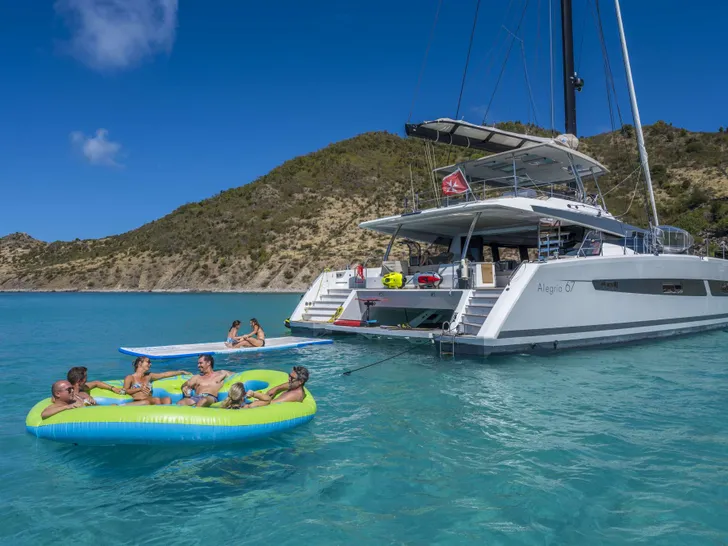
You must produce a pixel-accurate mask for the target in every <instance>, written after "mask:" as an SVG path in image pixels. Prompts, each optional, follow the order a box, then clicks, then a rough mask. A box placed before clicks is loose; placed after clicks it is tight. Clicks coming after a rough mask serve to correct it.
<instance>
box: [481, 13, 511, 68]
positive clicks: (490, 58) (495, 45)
mask: <svg viewBox="0 0 728 546" xmlns="http://www.w3.org/2000/svg"><path fill="white" fill-rule="evenodd" d="M512 5H513V0H508V7H507V8H506V14H505V15H504V16H503V22H502V23H501V25H505V23H506V20H507V19H508V14H509V13H510V12H511V6H512ZM501 30H502V28H499V29H498V32H496V33H495V38H494V39H493V45H492V46H491V47H490V49H489V50H488V53H486V54H485V57H484V59H485V60H487V61H488V64H487V66H486V69H485V79H486V80H487V79H488V76H489V75H490V71H491V69H492V68H493V62H495V57H496V55H495V52H496V49H498V48H499V44H498V41H499V38H500V33H501ZM478 74H480V68H477V69H476V70H475V75H476V76H477V75H478Z"/></svg>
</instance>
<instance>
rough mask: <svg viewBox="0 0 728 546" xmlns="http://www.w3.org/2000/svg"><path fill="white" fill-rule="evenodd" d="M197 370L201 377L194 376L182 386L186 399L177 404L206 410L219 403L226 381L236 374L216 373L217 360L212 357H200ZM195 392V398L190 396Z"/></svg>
mask: <svg viewBox="0 0 728 546" xmlns="http://www.w3.org/2000/svg"><path fill="white" fill-rule="evenodd" d="M197 369H198V370H200V374H199V375H193V376H192V378H191V379H188V380H187V381H185V382H184V383H183V384H182V395H183V396H184V398H182V400H180V401H179V402H177V405H180V406H197V407H198V408H204V407H206V406H211V405H212V404H214V403H215V402H217V401H218V396H217V395H218V393H219V392H220V389H221V388H222V385H223V383H224V382H225V380H226V379H227V378H228V377H230V376H231V375H235V372H231V371H229V370H220V371H217V372H216V371H215V359H214V358H212V356H211V355H200V358H198V359H197ZM193 389H194V391H195V395H194V396H190V391H191V390H193Z"/></svg>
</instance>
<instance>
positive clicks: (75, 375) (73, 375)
mask: <svg viewBox="0 0 728 546" xmlns="http://www.w3.org/2000/svg"><path fill="white" fill-rule="evenodd" d="M66 379H67V380H68V382H69V383H70V384H71V386H72V387H73V390H74V394H75V396H76V398H78V399H79V400H80V401H81V403H83V404H84V405H87V406H94V405H96V400H94V397H93V396H91V389H105V390H107V391H113V392H115V393H116V394H124V391H123V389H120V388H119V387H112V386H111V385H109V384H108V383H104V382H103V381H89V380H88V368H87V367H86V366H74V367H73V368H71V369H70V370H68V374H66Z"/></svg>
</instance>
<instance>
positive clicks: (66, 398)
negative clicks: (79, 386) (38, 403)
mask: <svg viewBox="0 0 728 546" xmlns="http://www.w3.org/2000/svg"><path fill="white" fill-rule="evenodd" d="M51 401H52V404H51V405H50V406H48V407H47V408H46V409H44V410H43V412H42V413H41V414H40V416H41V418H42V419H48V418H49V417H50V416H52V415H55V414H56V413H61V412H62V411H66V410H70V409H76V408H81V407H83V402H82V401H81V400H79V399H78V398H76V391H75V389H74V388H73V385H71V384H70V383H69V382H68V381H65V380H63V379H62V380H61V381H56V382H55V383H53V386H52V387H51Z"/></svg>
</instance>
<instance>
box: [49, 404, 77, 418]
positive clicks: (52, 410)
mask: <svg viewBox="0 0 728 546" xmlns="http://www.w3.org/2000/svg"><path fill="white" fill-rule="evenodd" d="M78 407H80V404H79V403H78V402H76V403H74V404H69V405H68V406H56V405H55V404H51V405H50V406H48V407H47V408H46V409H44V410H43V413H41V414H40V417H41V419H48V418H49V417H52V416H53V415H55V414H56V413H61V412H62V411H66V410H69V409H75V408H78Z"/></svg>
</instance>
